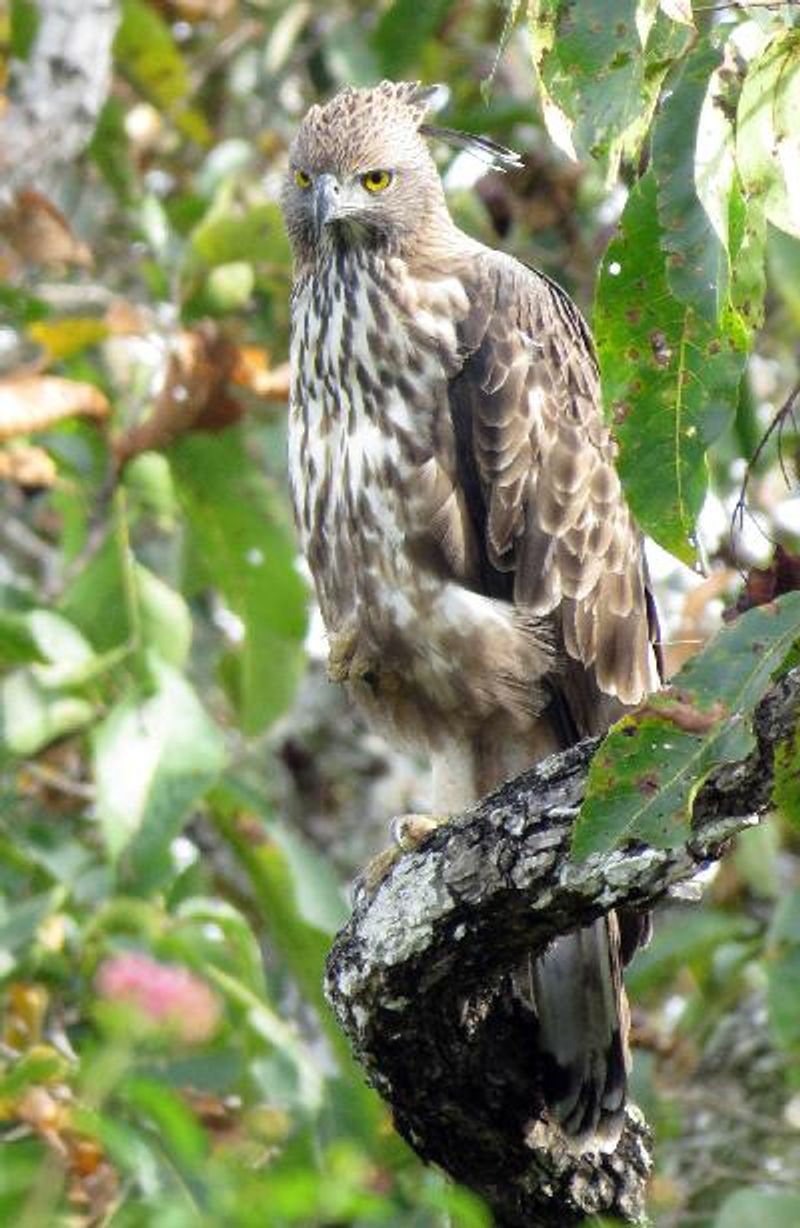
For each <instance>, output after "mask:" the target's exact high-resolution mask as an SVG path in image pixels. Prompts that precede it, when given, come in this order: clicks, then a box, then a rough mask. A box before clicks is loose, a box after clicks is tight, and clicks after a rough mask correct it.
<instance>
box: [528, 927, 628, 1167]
mask: <svg viewBox="0 0 800 1228" xmlns="http://www.w3.org/2000/svg"><path fill="white" fill-rule="evenodd" d="M531 983H532V989H533V1001H534V1006H535V1009H536V1014H537V1016H538V1022H539V1049H540V1051H541V1053H542V1054H543V1058H544V1088H543V1090H544V1096H545V1100H546V1102H547V1105H548V1109H549V1113H550V1116H551V1118H552V1119H553V1120H554V1121H556V1122H557V1123H558V1125H559V1126H561V1128H562V1129H563V1131H564V1133H565V1134H567V1135H569V1136H570V1137H571V1138H572V1139H573V1140H574V1141H575V1142H576V1143H579V1144H582V1145H586V1146H600V1147H604V1148H607V1147H614V1146H615V1145H616V1143H617V1141H618V1139H619V1135H620V1132H621V1129H622V1123H623V1118H624V1109H625V1092H626V1082H627V1075H628V1069H629V1065H630V1060H629V1056H628V1044H627V1031H628V1017H627V1016H628V1012H627V1004H626V1002H625V991H624V988H623V986H622V976H621V970H620V958H619V933H618V929H617V923H616V917H615V916H614V914H613V913H612V914H610V915H609V916H607V917H599V918H598V919H597V920H596V921H594V922H593V923H592V924H591V925H588V926H585V927H584V928H583V929H580V930H576V931H575V932H574V933H572V934H564V935H562V936H561V937H559V938H557V939H556V940H555V941H554V942H553V943H552V945H551V946H550V947H549V949H548V950H547V951H546V952H545V953H544V955H542V956H540V957H539V959H537V960H536V961H535V963H534V964H533V967H532V970H531Z"/></svg>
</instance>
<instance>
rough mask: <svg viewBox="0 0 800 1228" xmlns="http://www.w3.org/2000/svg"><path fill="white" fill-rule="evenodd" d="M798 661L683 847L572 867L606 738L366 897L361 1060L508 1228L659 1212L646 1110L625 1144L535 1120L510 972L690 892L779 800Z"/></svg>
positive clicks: (535, 1096) (355, 960)
mask: <svg viewBox="0 0 800 1228" xmlns="http://www.w3.org/2000/svg"><path fill="white" fill-rule="evenodd" d="M799 702H800V670H794V671H793V672H792V673H791V674H790V675H788V676H787V678H786V679H784V680H783V681H782V682H781V683H780V684H778V685H777V686H776V687H775V688H774V689H773V690H772V691H771V692H770V694H769V695H768V696H767V697H766V698H765V699H764V701H763V702H762V703H761V705H760V707H759V709H758V711H757V714H756V721H755V727H756V733H757V739H758V748H757V750H756V751H755V752H754V753H753V754H752V755H751V756H750V758H749V759H747V760H746V761H745V762H743V763H741V764H737V765H735V766H730V767H725V768H722V769H720V770H718V771H717V772H715V773H714V774H713V775H712V777H711V778H710V779H709V780H708V781H707V782H706V784H705V785H704V786H703V787H702V789H701V790H700V792H699V794H698V797H697V799H696V801H695V806H694V816H693V826H692V834H691V837H690V839H689V840H687V842H686V843H685V844H684V845H681V846H680V847H678V848H675V849H669V850H664V849H657V848H650V847H646V846H642V845H638V846H635V847H632V848H628V849H625V850H620V851H617V852H614V853H611V854H609V855H607V856H604V857H598V856H595V857H592V858H590V859H589V860H588V861H586V862H585V863H584V864H582V865H573V864H570V862H569V857H568V854H569V846H570V838H571V833H572V827H573V822H574V819H575V816H576V814H577V811H578V808H579V806H580V803H581V799H582V796H583V790H584V785H585V779H586V770H587V767H588V764H589V761H590V759H591V757H592V754H593V753H594V751H595V750H596V748H597V745H598V741H597V740H587V741H585V742H583V743H581V744H580V745H579V746H576V747H574V748H572V749H571V750H569V751H567V752H565V753H564V754H562V755H558V756H554V757H553V758H551V759H549V760H547V761H546V762H544V763H543V764H541V765H539V766H538V767H536V768H534V769H532V770H531V771H528V772H526V773H524V774H523V775H522V776H520V777H519V778H518V779H517V780H514V781H511V782H510V783H509V784H507V785H505V786H504V787H503V788H502V789H500V790H498V792H496V793H494V794H493V795H491V796H490V797H488V798H486V799H485V800H484V801H483V802H482V803H481V804H480V805H479V806H477V807H476V808H475V809H474V810H472V811H470V812H469V813H467V814H465V815H463V816H460V817H459V818H456V819H454V820H453V821H452V822H451V823H449V824H448V825H447V826H445V827H443V828H441V829H439V830H438V831H436V832H435V833H434V835H433V836H432V837H431V838H430V840H429V841H428V842H427V843H426V844H425V846H424V847H423V848H421V849H419V850H418V851H416V852H414V853H410V854H407V855H406V856H404V857H402V858H401V859H400V860H399V861H398V862H397V864H396V865H395V867H394V868H393V871H392V873H391V874H390V875H389V876H388V877H387V878H386V879H385V881H384V882H383V883H382V884H381V886H380V888H379V890H378V891H377V892H376V894H375V895H373V896H372V897H371V898H370V899H365V900H362V901H360V902H359V904H358V906H357V907H356V909H355V912H354V914H353V916H352V918H351V920H350V922H349V923H348V925H347V926H346V927H345V928H344V929H343V930H342V932H341V933H340V934H339V936H338V938H337V940H336V942H335V944H334V947H333V950H332V952H331V955H330V959H329V965H328V977H327V991H328V995H329V998H330V1001H331V1003H332V1005H333V1007H334V1010H335V1011H336V1014H337V1017H338V1019H339V1021H340V1023H341V1025H342V1027H343V1028H344V1029H345V1031H346V1032H347V1034H348V1036H349V1037H350V1040H351V1042H352V1045H353V1049H354V1052H355V1055H356V1057H357V1058H358V1060H359V1061H360V1062H361V1063H362V1065H363V1066H364V1069H365V1070H366V1073H367V1076H368V1078H369V1080H370V1082H371V1083H372V1084H373V1085H374V1086H375V1087H376V1088H377V1089H378V1091H379V1092H380V1093H381V1095H382V1096H383V1097H384V1098H385V1099H386V1101H387V1102H388V1103H389V1104H390V1106H391V1108H392V1111H393V1114H394V1118H395V1122H396V1124H397V1127H398V1129H399V1130H400V1131H401V1133H402V1134H403V1135H404V1136H405V1137H406V1138H407V1139H408V1141H409V1142H410V1143H411V1145H412V1146H413V1147H414V1148H415V1149H416V1150H417V1151H418V1152H419V1154H420V1155H421V1156H422V1157H423V1158H424V1159H425V1160H428V1161H430V1162H433V1163H436V1164H438V1165H440V1166H441V1167H442V1168H444V1169H445V1170H446V1171H447V1172H449V1173H450V1174H451V1175H452V1176H453V1177H455V1178H456V1179H457V1180H459V1181H461V1182H463V1183H464V1184H466V1185H468V1186H470V1187H471V1188H473V1189H475V1190H477V1191H478V1192H479V1193H480V1194H481V1195H483V1197H484V1198H485V1199H486V1200H487V1201H488V1203H489V1205H490V1206H491V1207H492V1208H493V1210H494V1212H495V1215H496V1218H497V1222H498V1223H500V1224H504V1225H509V1226H511V1225H542V1226H545V1225H547V1226H550V1225H552V1228H567V1226H568V1225H570V1224H573V1223H577V1222H579V1221H580V1220H581V1218H582V1217H583V1216H584V1215H586V1214H592V1213H598V1212H603V1213H606V1214H609V1215H613V1216H617V1217H619V1218H621V1219H624V1220H628V1221H632V1222H637V1221H641V1220H642V1218H643V1214H644V1210H643V1209H644V1196H645V1187H646V1181H647V1176H648V1173H649V1169H650V1153H649V1145H650V1136H649V1131H648V1129H647V1126H646V1125H645V1123H644V1121H643V1120H642V1118H641V1115H640V1114H639V1113H638V1111H637V1110H636V1109H635V1108H632V1107H631V1108H630V1109H629V1111H628V1119H627V1123H626V1127H625V1131H624V1133H623V1136H622V1139H621V1141H620V1144H619V1146H618V1147H617V1149H616V1151H615V1152H614V1153H613V1154H610V1155H588V1156H583V1157H575V1156H573V1155H571V1154H570V1153H569V1151H567V1150H566V1149H565V1148H564V1147H563V1146H559V1145H558V1143H557V1142H555V1141H554V1140H553V1139H552V1137H550V1136H548V1134H547V1133H546V1132H545V1131H543V1129H542V1127H541V1125H539V1126H535V1123H536V1119H537V1116H538V1107H539V1106H540V1104H541V1097H540V1094H539V1080H538V1072H537V1065H536V1056H535V1034H534V1033H533V1031H532V1027H531V1017H530V1014H529V1012H527V1011H526V1010H525V1009H524V1008H523V1005H522V1003H521V1001H520V1000H519V999H518V998H515V996H514V995H513V994H512V993H510V992H509V981H508V975H509V972H510V970H511V969H513V968H515V967H517V966H519V964H520V961H521V960H523V959H524V958H525V957H526V955H527V954H529V953H532V954H534V955H535V953H536V952H537V951H540V950H542V948H544V947H545V945H546V944H547V943H548V942H549V941H550V940H551V939H552V938H553V937H554V936H555V935H557V934H560V933H564V932H566V931H569V930H571V929H574V928H576V927H577V926H580V925H583V924H585V923H587V922H589V921H590V920H592V919H593V918H594V917H596V916H598V915H599V914H600V913H602V912H605V911H607V910H608V909H610V908H619V907H622V906H628V907H634V908H639V907H642V908H647V907H650V906H652V905H654V904H657V903H658V901H659V900H661V899H662V898H663V897H665V896H666V895H668V894H669V893H670V892H674V893H680V891H681V888H682V886H683V887H685V885H686V884H688V883H689V882H690V881H691V879H692V878H693V877H694V876H695V875H696V874H697V872H698V870H700V869H701V868H703V867H704V866H707V865H708V864H709V862H711V861H713V860H714V859H716V858H718V857H719V856H720V855H721V854H722V852H723V851H724V849H725V847H726V845H727V843H728V841H729V840H730V837H731V836H732V835H733V834H734V833H735V832H737V831H739V830H741V829H743V828H744V827H747V826H748V825H750V824H752V823H754V822H755V821H756V817H755V816H757V815H758V814H760V813H762V812H763V811H764V810H765V809H766V807H767V805H768V803H769V796H770V788H771V780H772V760H773V748H774V746H775V745H776V743H778V742H779V741H781V740H782V739H783V738H785V737H786V736H787V734H788V732H789V731H790V729H791V728H792V725H793V721H794V720H796V718H797V710H798V703H799Z"/></svg>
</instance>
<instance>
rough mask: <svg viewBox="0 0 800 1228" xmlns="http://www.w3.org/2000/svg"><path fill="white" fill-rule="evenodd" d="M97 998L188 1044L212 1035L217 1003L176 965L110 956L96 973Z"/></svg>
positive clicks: (133, 956) (128, 955)
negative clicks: (133, 1012)
mask: <svg viewBox="0 0 800 1228" xmlns="http://www.w3.org/2000/svg"><path fill="white" fill-rule="evenodd" d="M97 989H98V992H99V993H100V996H101V997H103V998H106V999H108V1001H110V1002H121V1003H126V1004H129V1005H130V1006H133V1007H135V1008H136V1009H137V1010H138V1011H140V1012H141V1014H142V1015H144V1016H145V1017H146V1018H147V1019H149V1020H150V1021H151V1022H152V1023H154V1024H157V1025H160V1026H163V1027H167V1028H169V1029H170V1030H171V1031H173V1032H174V1033H176V1034H177V1036H178V1037H179V1038H180V1039H181V1040H183V1041H186V1042H187V1043H188V1044H200V1043H201V1042H202V1041H204V1040H208V1039H209V1037H211V1036H212V1035H213V1034H214V1031H215V1030H216V1027H217V1023H218V1022H219V1015H220V1008H219V1002H218V1000H217V998H216V997H215V995H214V994H213V993H212V991H211V990H210V989H209V987H208V985H207V984H206V983H205V981H201V980H200V978H199V977H197V976H195V975H194V973H193V972H190V971H189V970H188V968H182V967H181V966H180V965H178V964H161V963H159V962H158V961H157V960H155V959H151V958H150V956H149V955H141V954H138V953H137V952H135V951H130V952H127V953H125V954H123V955H114V956H112V957H111V959H107V960H105V962H104V963H103V964H101V965H100V968H99V969H98V972H97Z"/></svg>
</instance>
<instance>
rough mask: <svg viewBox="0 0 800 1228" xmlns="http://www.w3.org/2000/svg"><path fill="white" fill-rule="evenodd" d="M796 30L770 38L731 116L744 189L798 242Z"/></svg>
mask: <svg viewBox="0 0 800 1228" xmlns="http://www.w3.org/2000/svg"><path fill="white" fill-rule="evenodd" d="M798 114H800V30H784V31H782V32H781V33H779V34H777V35H776V36H775V37H773V38H772V39H771V40H770V41H769V42H768V43H767V44H766V46H765V47H764V48H763V50H762V51H761V54H760V55H759V56H758V57H757V58H756V59H755V60H753V62H752V63H751V65H750V67H749V69H748V72H747V76H746V77H745V80H744V85H743V86H742V92H741V96H740V98H739V107H738V111H737V116H736V160H737V163H738V166H739V171H740V174H741V176H742V181H743V183H744V187H745V190H746V192H747V193H748V194H750V195H752V196H755V197H756V198H758V199H760V200H761V201H762V202H763V206H764V211H765V213H766V216H767V219H768V220H769V221H770V222H772V224H773V225H774V226H777V227H779V229H781V230H785V231H786V232H787V233H788V234H792V235H794V236H795V237H796V238H800V197H799V196H798V192H797V183H798V176H800V137H798V128H797V116H798Z"/></svg>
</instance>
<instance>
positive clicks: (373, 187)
mask: <svg viewBox="0 0 800 1228" xmlns="http://www.w3.org/2000/svg"><path fill="white" fill-rule="evenodd" d="M391 182H392V172H391V171H367V173H366V175H362V176H361V186H362V187H364V188H366V189H367V191H368V192H382V191H383V190H384V188H388V186H389V184H390V183H391Z"/></svg>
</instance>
